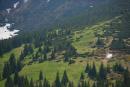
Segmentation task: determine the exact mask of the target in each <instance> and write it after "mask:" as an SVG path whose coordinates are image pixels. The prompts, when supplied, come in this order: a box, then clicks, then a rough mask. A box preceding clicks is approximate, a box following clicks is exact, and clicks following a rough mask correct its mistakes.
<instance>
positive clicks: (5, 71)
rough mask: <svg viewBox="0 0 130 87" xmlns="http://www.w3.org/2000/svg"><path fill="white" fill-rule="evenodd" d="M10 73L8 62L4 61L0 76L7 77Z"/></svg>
mask: <svg viewBox="0 0 130 87" xmlns="http://www.w3.org/2000/svg"><path fill="white" fill-rule="evenodd" d="M10 74H11V70H10V65H9V63H5V64H4V68H3V72H2V77H3V78H7V77H9V75H10Z"/></svg>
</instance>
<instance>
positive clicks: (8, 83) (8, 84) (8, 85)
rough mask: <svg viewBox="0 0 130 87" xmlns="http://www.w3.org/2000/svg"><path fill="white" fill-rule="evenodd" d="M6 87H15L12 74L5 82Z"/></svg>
mask: <svg viewBox="0 0 130 87" xmlns="http://www.w3.org/2000/svg"><path fill="white" fill-rule="evenodd" d="M5 87H14V84H13V80H12V78H11V77H10V76H9V77H8V78H7V80H6V82H5Z"/></svg>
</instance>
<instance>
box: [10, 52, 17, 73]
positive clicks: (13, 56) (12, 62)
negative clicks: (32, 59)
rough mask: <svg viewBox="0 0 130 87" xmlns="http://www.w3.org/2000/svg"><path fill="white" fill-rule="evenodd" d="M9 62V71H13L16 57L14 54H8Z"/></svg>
mask: <svg viewBox="0 0 130 87" xmlns="http://www.w3.org/2000/svg"><path fill="white" fill-rule="evenodd" d="M9 64H10V69H11V73H14V72H15V70H16V58H15V55H14V54H11V55H10V58H9Z"/></svg>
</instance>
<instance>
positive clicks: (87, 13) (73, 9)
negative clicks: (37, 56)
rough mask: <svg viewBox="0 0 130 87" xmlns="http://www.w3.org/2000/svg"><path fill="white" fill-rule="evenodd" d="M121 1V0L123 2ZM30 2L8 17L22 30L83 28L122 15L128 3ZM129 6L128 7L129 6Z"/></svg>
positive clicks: (94, 0)
mask: <svg viewBox="0 0 130 87" xmlns="http://www.w3.org/2000/svg"><path fill="white" fill-rule="evenodd" d="M121 1H122V0H121ZM121 1H118V0H114V1H113V0H60V1H57V0H50V1H47V0H37V1H36V0H28V2H27V3H22V1H21V3H20V5H19V6H18V8H17V9H14V10H13V11H12V12H11V13H10V14H9V15H8V16H7V18H8V19H9V21H10V22H13V23H15V28H18V29H20V30H28V29H29V30H30V29H31V30H32V29H44V28H52V27H57V26H62V27H63V26H71V25H72V26H84V25H90V24H94V23H96V22H99V21H101V20H106V19H110V18H112V17H114V16H118V15H120V13H121V12H122V6H125V7H127V8H128V5H129V4H128V0H127V1H126V2H123V1H122V2H123V3H122V2H121ZM126 3H127V4H126Z"/></svg>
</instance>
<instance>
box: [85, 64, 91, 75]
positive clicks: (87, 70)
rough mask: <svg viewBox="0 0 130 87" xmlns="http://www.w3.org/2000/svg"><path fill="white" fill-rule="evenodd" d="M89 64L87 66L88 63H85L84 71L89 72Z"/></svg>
mask: <svg viewBox="0 0 130 87" xmlns="http://www.w3.org/2000/svg"><path fill="white" fill-rule="evenodd" d="M90 68H91V67H90V66H89V64H88V63H87V66H86V68H85V73H88V72H89V70H90Z"/></svg>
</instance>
